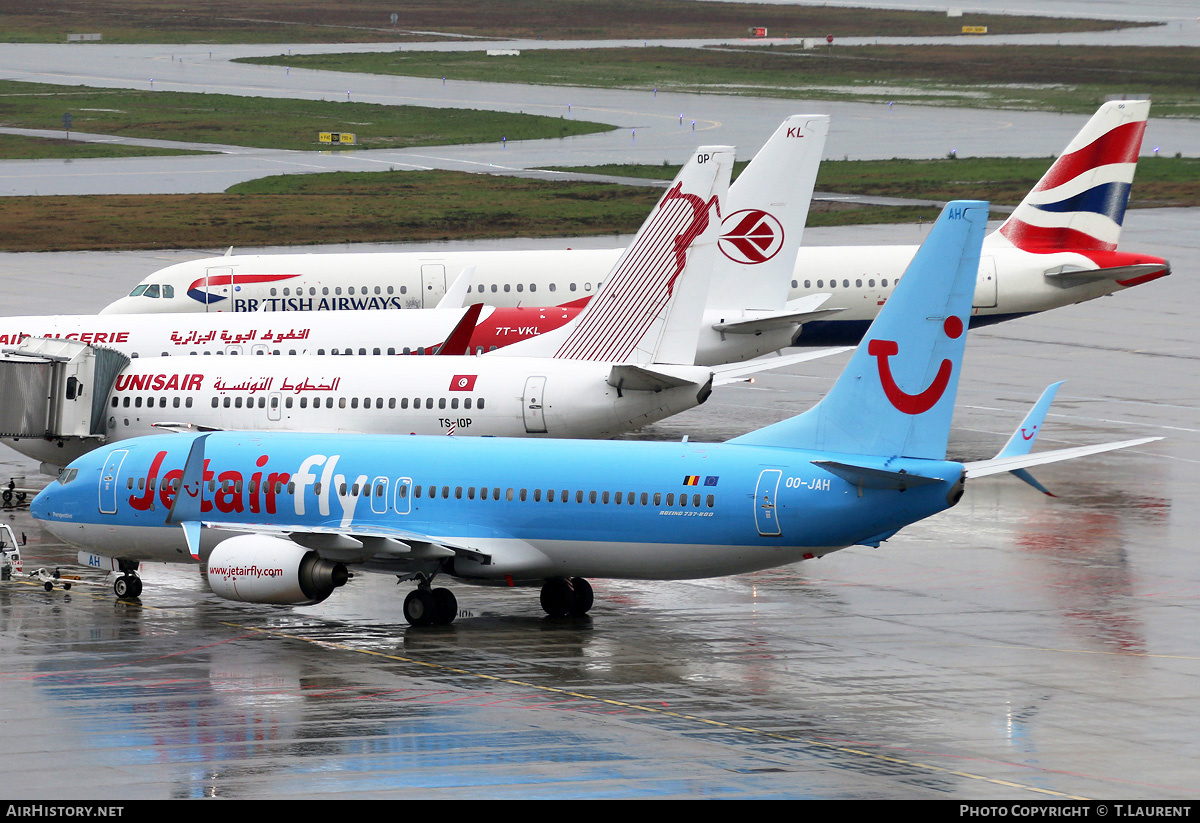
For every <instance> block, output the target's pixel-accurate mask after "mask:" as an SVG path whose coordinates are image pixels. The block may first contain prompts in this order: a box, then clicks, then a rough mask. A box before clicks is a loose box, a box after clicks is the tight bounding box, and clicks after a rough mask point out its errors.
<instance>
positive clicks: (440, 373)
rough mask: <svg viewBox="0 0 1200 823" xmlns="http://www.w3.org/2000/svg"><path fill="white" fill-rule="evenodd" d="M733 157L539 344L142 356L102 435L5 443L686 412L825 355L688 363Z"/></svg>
mask: <svg viewBox="0 0 1200 823" xmlns="http://www.w3.org/2000/svg"><path fill="white" fill-rule="evenodd" d="M797 150H800V146H799V144H797ZM732 162H733V150H732V149H730V148H728V147H706V148H702V149H700V150H698V151H697V153H696V155H695V156H694V157H693V158H692V160H691V161H689V163H688V165H687V166H685V167H684V169H683V171H681V172H680V175H679V177H678V178H677V180H676V183H675V184H674V185H673V186H672V187H671V188H670V190H669V191H668V192H667V193H666V194H665V195H664V196H663V199H662V201H661V202H660V203H659V205H658V206H657V207H656V208H655V209H654V210H653V211H652V212H651V214H650V216H649V217H648V218H647V220H646V223H645V224H644V225H643V226H642V228H641V230H639V232H638V234H637V236H636V237H635V238H634V241H633V243H632V244H631V245H630V246H629V248H628V249H627V250H626V251H625V253H624V254H623V255H622V256H621V259H620V261H618V263H617V266H616V267H615V268H614V270H613V272H612V273H611V274H610V275H608V276H607V277H606V278H605V283H604V286H603V288H602V289H601V290H600V293H599V294H598V295H597V297H596V299H595V300H594V301H592V302H591V303H589V304H588V305H587V306H586V307H585V308H584V309H583V311H582V312H580V313H579V315H578V316H577V317H575V319H574V320H572V321H571V322H570V323H568V324H567V325H564V326H561V327H560V328H558V329H555V330H553V331H551V332H548V333H546V334H542V335H539V336H537V337H535V338H531V339H529V340H525V341H522V342H520V343H516V344H513V345H511V346H506V347H504V348H501V349H499V350H497V351H495V352H492V353H489V354H485V355H483V356H439V357H341V356H339V357H331V356H328V355H327V356H325V357H321V356H319V355H318V356H311V357H222V358H219V359H216V358H211V357H210V358H192V357H139V358H137V359H135V360H132V361H131V362H129V363H128V365H126V366H125V367H124V369H123V370H121V371H119V373H117V374H116V377H115V380H114V381H113V384H112V391H111V392H110V393H109V394H108V396H107V397H105V398H104V399H103V400H101V401H100V403H99V404H98V405H97V406H92V407H91V408H92V411H93V416H92V417H91V418H90V420H93V421H95V422H96V423H99V424H100V425H101V427H102V428H100V429H99V430H97V429H92V430H91V432H92V433H90V434H88V435H78V436H58V435H54V436H47V437H43V436H40V435H39V436H36V437H27V438H24V439H17V440H12V441H10V440H7V439H6V441H5V442H6V443H8V444H9V445H11V446H12V447H13V448H14V449H17V450H18V451H20V452H22V453H23V454H26V455H28V456H30V457H33V458H35V459H37V460H40V461H42V462H43V463H46V464H48V465H49V466H61V465H64V464H66V463H68V462H69V461H71V460H72V459H74V458H75V457H76V456H78V455H79V454H82V453H83V452H85V451H87V450H90V449H93V448H95V447H97V446H99V445H101V444H102V443H103V442H113V441H117V440H125V439H128V438H132V437H137V436H140V435H144V434H152V433H154V432H155V431H163V430H178V429H185V428H192V429H197V428H198V429H200V430H212V429H223V430H230V429H247V430H251V429H252V430H277V431H307V432H317V431H324V432H347V431H349V432H364V433H367V432H374V433H388V434H460V435H464V434H465V435H505V436H521V437H610V436H612V435H615V434H619V433H621V432H625V431H629V430H632V429H636V428H639V427H641V426H644V425H647V424H649V423H653V422H655V421H658V420H661V419H663V418H665V417H668V416H670V415H672V414H676V413H678V412H681V411H684V410H686V409H690V408H693V407H695V406H697V405H699V404H701V403H703V402H704V401H705V400H707V399H708V397H709V395H710V394H711V393H712V389H713V387H714V386H719V385H722V384H724V383H729V382H734V381H738V380H742V379H744V377H745V375H748V374H753V373H755V372H758V371H761V370H764V369H772V368H777V367H779V366H784V365H788V364H791V363H798V362H803V361H804V360H808V359H812V358H814V357H820V356H824V355H825V354H826V353H828V352H825V351H812V352H808V353H802V354H793V355H788V356H786V357H773V358H768V359H767V360H765V361H762V360H760V361H753V362H750V363H739V364H733V365H724V366H697V365H694V363H695V360H696V351H697V343H698V340H699V338H700V319H701V316H702V314H703V312H704V300H705V296H706V294H707V292H708V282H709V279H710V275H711V274H712V269H713V258H714V257H715V256H716V255H715V246H716V242H717V225H718V220H719V215H720V214H722V213H723V212H722V209H721V203H722V202H723V201H724V198H725V194H726V188H727V186H728V181H729V169H730V167H731V165H732ZM784 199H785V200H786V198H784ZM472 309H473V310H477V309H478V307H477V306H473V307H472ZM276 316H277V317H278V315H276ZM784 316H785V322H791V316H790V315H787V314H786V313H785V315H784ZM730 320H731V322H735V321H737V320H739V318H737V317H731V318H730ZM749 322H751V323H754V322H758V318H756V319H754V320H751V321H749ZM52 342H57V341H52ZM85 391H86V387H85ZM83 399H84V400H89V398H87V397H86V394H85V395H83ZM95 399H96V398H90V400H95ZM95 413H99V414H101V415H103V417H102V418H97V417H95ZM101 435H102V437H101Z"/></svg>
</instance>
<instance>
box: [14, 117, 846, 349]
mask: <svg viewBox="0 0 1200 823" xmlns="http://www.w3.org/2000/svg"><path fill="white" fill-rule="evenodd" d="M828 130H829V117H828V116H826V115H793V116H791V117H789V118H787V119H786V120H785V121H784V122H783V123H782V124H781V125H780V126H779V128H778V129H776V131H775V133H774V134H773V135H772V136H771V139H770V140H768V141H767V143H766V144H765V145H764V146H763V148H762V149H761V150H760V151H759V152H758V154H757V155H755V157H754V159H753V160H752V161H751V162H750V163H749V164H748V165H747V166H746V169H745V170H744V171H743V173H742V175H741V176H740V177H739V178H738V180H737V182H736V183H734V184H733V185H731V186H730V188H729V199H728V201H727V203H723V208H724V211H723V212H722V214H723V216H726V219H725V221H724V222H725V225H726V226H728V225H730V224H731V221H732V222H733V223H736V224H737V225H740V226H743V228H742V229H739V232H740V234H739V236H738V237H737V238H735V239H731V238H729V237H725V238H723V239H722V241H721V243H722V246H723V247H724V248H726V249H737V248H741V249H742V252H743V253H737V254H733V255H729V254H722V255H718V257H717V259H716V262H715V265H714V270H713V276H712V285H711V287H710V289H709V293H708V298H707V304H706V309H705V313H704V318H703V321H702V323H701V324H700V325H701V331H700V338H699V341H698V348H697V352H696V361H695V363H696V365H702V366H711V365H719V364H724V363H735V362H740V361H742V360H748V359H750V358H752V357H757V356H759V355H762V354H767V353H770V352H774V351H778V350H779V349H781V348H784V347H786V346H788V345H790V344H791V341H792V338H793V337H794V336H795V334H796V329H797V327H798V326H799V324H800V323H801V322H804V321H808V320H813V319H816V318H818V317H822V316H825V315H828V314H830V313H831V312H830V311H828V310H825V309H823V308H822V304H823V303H825V302H827V301H828V299H829V293H828V292H825V293H818V294H812V295H807V296H806V297H804V298H802V299H799V300H796V301H792V302H791V303H790V304H789V303H788V301H787V293H788V282H789V278H790V277H791V273H792V261H793V260H794V259H795V255H796V251H797V249H799V247H800V241H801V238H802V236H803V233H804V224H805V221H806V220H807V218H808V207H809V203H810V201H811V200H812V190H813V186H814V184H815V183H816V178H817V168H818V166H819V165H820V160H821V153H822V150H823V149H824V145H825V136H826V133H827V132H828ZM768 209H769V212H768V211H766V210H768ZM731 211H732V214H731V213H730V212H731ZM742 235H744V236H742ZM618 251H619V250H618ZM515 254H516V256H517V257H520V256H522V255H524V254H526V253H525V252H516V253H515ZM529 254H530V255H531V256H534V257H536V254H537V253H536V252H531V253H529ZM368 256H369V255H354V256H353V258H354V259H356V260H357V259H362V258H364V257H368ZM606 259H607V258H606ZM616 261H617V257H613V258H612V259H611V262H610V263H609V266H608V269H611V267H612V265H615V263H616ZM355 265H357V263H356V264H355ZM608 269H606V270H605V271H604V272H602V273H600V275H599V276H598V277H597V278H596V279H595V282H594V283H593V281H592V280H590V279H589V280H588V282H587V283H586V286H585V293H587V294H588V295H589V296H590V295H591V294H593V293H595V292H598V291H599V289H600V288H601V287H602V283H603V279H604V276H605V275H607V273H608ZM474 276H475V272H474V267H471V266H468V267H467V268H466V269H464V273H463V274H460V275H459V277H458V278H457V280H456V281H455V282H454V283H453V284H452V285H451V288H450V290H449V291H447V292H445V294H443V295H442V296H441V299H440V300H439V301H438V306H437V308H430V309H425V310H421V311H410V312H405V313H404V314H403V315H399V316H397V315H395V314H390V313H386V312H378V311H368V310H353V311H337V312H316V311H311V312H294V313H290V314H288V315H287V316H286V317H282V320H281V315H280V314H279V313H278V312H275V311H270V310H264V311H254V312H212V313H209V314H195V313H162V314H157V313H151V314H145V313H141V314H130V315H118V314H111V313H109V314H104V315H103V316H100V317H96V316H90V315H60V316H48V317H13V318H8V319H0V346H4V345H5V344H7V345H16V344H18V343H20V342H21V340H23V339H25V338H28V337H55V338H58V337H63V338H68V339H73V340H79V341H81V342H83V343H88V344H95V345H103V346H108V347H111V348H115V349H117V350H119V351H121V352H124V353H125V354H128V355H130V356H137V357H148V356H150V357H153V356H167V355H171V354H326V353H330V354H339V355H346V354H409V353H418V354H426V353H433V351H435V350H436V349H437V348H438V346H439V344H440V343H441V342H442V341H444V340H445V339H446V338H447V337H448V335H449V334H450V332H451V330H452V329H454V328H455V324H456V323H458V322H459V321H460V320H461V319H462V317H463V311H464V310H463V309H462V305H463V300H464V298H465V297H466V295H467V292H466V290H467V289H468V288H470V282H471V280H472V279H473V278H474ZM593 286H594V287H595V288H594V290H593ZM281 288H282V289H284V290H286V291H289V292H290V291H291V290H292V287H287V286H285V287H281ZM323 288H324V287H323ZM388 288H392V287H390V286H389V287H388ZM518 288H519V289H520V291H519V296H520V297H522V298H523V299H524V300H525V304H526V305H524V306H514V305H511V304H510V303H511V301H509V302H507V303H506V304H505V307H503V308H492V307H490V306H489V307H487V308H485V309H484V311H483V314H482V315H481V318H480V321H479V324H478V326H477V327H476V328H475V330H474V331H473V332H472V333H471V336H470V341H469V343H468V344H467V348H468V350H469V351H472V352H477V353H483V352H487V351H492V350H495V349H497V348H500V347H502V346H506V345H509V344H511V343H515V342H518V341H520V340H524V339H526V338H529V337H533V336H536V335H538V334H542V333H545V332H547V331H550V330H553V329H556V328H559V327H561V326H563V325H564V324H566V323H567V322H569V321H570V320H571V319H572V318H574V317H575V316H576V315H577V314H578V313H579V312H580V311H581V310H582V308H583V305H585V304H586V302H587V301H586V300H575V301H573V302H570V303H568V304H566V305H563V306H557V305H553V304H552V305H550V306H542V307H538V301H539V299H541V300H548V301H552V300H553V298H554V296H555V295H554V294H552V293H550V290H546V289H543V290H542V291H540V292H539V291H536V288H535V286H534V285H533V284H531V285H530V288H529V290H528V291H525V288H524V286H519V287H518ZM358 289H359V290H361V287H358ZM332 290H333V291H338V292H340V291H341V290H342V289H341V287H340V286H335V287H333V289H332ZM348 290H349V291H350V292H351V293H353V292H354V291H355V290H356V287H354V286H350V287H348ZM383 290H384V287H382V286H377V287H376V288H375V289H374V291H376V292H381V291H383ZM490 296H491V295H485V296H484V297H485V298H490ZM477 302H478V301H476V303H477ZM489 302H491V301H490V299H489ZM131 305H134V304H131ZM451 306H453V307H454V308H450V307H451ZM264 308H265V307H264Z"/></svg>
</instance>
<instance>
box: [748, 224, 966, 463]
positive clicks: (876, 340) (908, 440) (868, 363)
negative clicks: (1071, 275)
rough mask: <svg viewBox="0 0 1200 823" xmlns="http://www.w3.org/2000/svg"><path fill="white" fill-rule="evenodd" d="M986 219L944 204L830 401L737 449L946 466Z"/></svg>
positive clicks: (762, 432) (769, 428)
mask: <svg viewBox="0 0 1200 823" xmlns="http://www.w3.org/2000/svg"><path fill="white" fill-rule="evenodd" d="M987 215H988V207H987V203H984V202H981V201H972V200H965V201H964V200H959V201H954V202H951V203H949V204H947V206H946V207H945V209H943V211H942V214H941V216H940V217H939V218H938V220H937V223H935V224H934V227H933V228H932V229H931V230H930V232H929V237H928V238H927V239H926V241H925V243H924V244H923V245H922V246H921V248H920V249H919V250H918V252H917V255H916V257H914V258H913V260H912V262H911V263H910V264H909V266H908V269H907V270H906V271H905V273H904V275H903V277H901V278H900V280H899V282H898V284H897V286H896V288H895V291H894V292H893V294H892V297H891V298H890V299H889V300H888V301H887V303H886V304H884V307H883V309H882V310H881V311H880V312H879V315H878V316H877V317H876V318H875V322H873V323H872V324H871V327H870V328H869V329H868V330H867V333H866V335H865V336H864V337H863V341H862V343H861V344H859V346H858V348H857V350H856V351H855V353H854V355H853V356H852V357H851V358H850V362H849V363H848V364H847V366H846V368H845V370H844V371H843V372H842V374H841V376H840V377H839V378H838V380H837V382H836V383H834V386H833V388H832V389H831V390H830V391H829V394H827V395H826V396H825V398H824V399H823V400H821V402H820V403H818V404H817V405H816V406H814V407H813V408H811V409H809V410H808V411H807V412H805V413H804V414H801V415H799V416H797V417H793V418H790V419H788V420H784V421H782V422H779V423H776V424H774V425H773V426H767V427H766V428H763V429H759V430H758V431H754V432H750V433H749V434H745V435H742V436H741V437H738V438H735V439H734V440H733V441H731V442H734V443H744V444H749V445H759V446H779V447H783V448H806V449H815V450H821V451H827V452H837V453H842V454H862V455H880V456H889V457H890V456H904V457H922V458H932V459H939V460H940V459H944V458H945V456H946V443H947V440H948V439H949V435H950V420H951V417H952V416H953V413H954V398H955V395H956V394H957V391H958V375H959V370H960V368H961V365H962V356H963V350H964V348H965V345H966V332H967V322H968V320H969V318H970V314H971V298H972V296H973V294H974V291H975V279H976V274H977V272H978V270H979V251H980V246H981V244H982V242H983V234H984V230H985V228H986V226H987ZM910 392H911V393H910Z"/></svg>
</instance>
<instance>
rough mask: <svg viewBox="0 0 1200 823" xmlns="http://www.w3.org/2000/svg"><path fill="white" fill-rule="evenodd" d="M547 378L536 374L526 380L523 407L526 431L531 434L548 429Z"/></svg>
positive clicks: (540, 432)
mask: <svg viewBox="0 0 1200 823" xmlns="http://www.w3.org/2000/svg"><path fill="white" fill-rule="evenodd" d="M545 394H546V378H545V376H544V375H536V376H534V377H530V378H527V379H526V380H525V397H524V398H523V403H522V408H523V409H524V414H525V431H526V432H528V433H529V434H544V433H545V431H546V414H545V411H546V408H545V406H546V398H545Z"/></svg>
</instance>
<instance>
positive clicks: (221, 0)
mask: <svg viewBox="0 0 1200 823" xmlns="http://www.w3.org/2000/svg"><path fill="white" fill-rule="evenodd" d="M392 14H395V15H396V22H395V23H393V22H392ZM962 25H986V26H987V27H988V30H989V31H991V32H994V33H999V34H1013V33H1024V32H1038V31H1050V32H1057V31H1096V30H1104V29H1111V28H1115V27H1117V26H1127V25H1139V24H1136V23H1133V24H1130V23H1118V22H1115V21H1103V20H1077V19H1068V18H1035V17H1016V16H1011V17H1010V16H1004V15H978V14H968V15H967V16H965V17H962V18H948V17H947V16H946V15H945V13H944V12H940V13H939V12H932V11H929V12H911V11H891V10H882V9H871V10H864V9H845V8H830V7H824V6H787V5H766V4H755V3H695V2H686V0H654V2H649V3H648V2H643V0H504V2H500V3H480V2H478V0H406V2H404V3H392V4H387V3H379V2H378V0H337V2H330V0H203V2H199V0H195V1H194V2H190V3H186V2H162V1H161V0H38V2H37V3H30V2H28V0H0V38H2V39H3V40H4V41H5V42H11V43H23V42H41V43H61V42H64V41H65V40H66V36H67V34H68V33H72V32H75V33H81V32H96V33H100V34H102V35H103V37H104V42H106V43H349V42H381V41H400V40H414V39H415V40H422V39H423V40H428V39H433V38H434V36H436V35H435V34H433V33H442V34H441V36H440V37H439V39H445V34H446V33H449V34H451V35H453V34H459V35H469V36H473V37H488V38H496V37H499V38H513V37H520V38H535V39H536V38H545V39H562V38H567V39H578V38H605V39H608V38H621V39H638V38H651V37H653V38H657V37H672V38H684V37H689V38H690V37H710V38H711V37H721V38H728V37H741V36H745V35H746V34H747V32H748V30H749V28H750V27H751V26H766V27H767V28H768V30H769V33H770V34H771V35H773V36H776V37H779V36H786V35H790V36H793V37H824V36H825V35H826V34H834V35H836V36H839V37H848V36H854V35H860V36H872V35H880V34H895V35H918V34H930V35H937V34H955V33H958V32H959V31H960V27H961V26H962Z"/></svg>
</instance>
